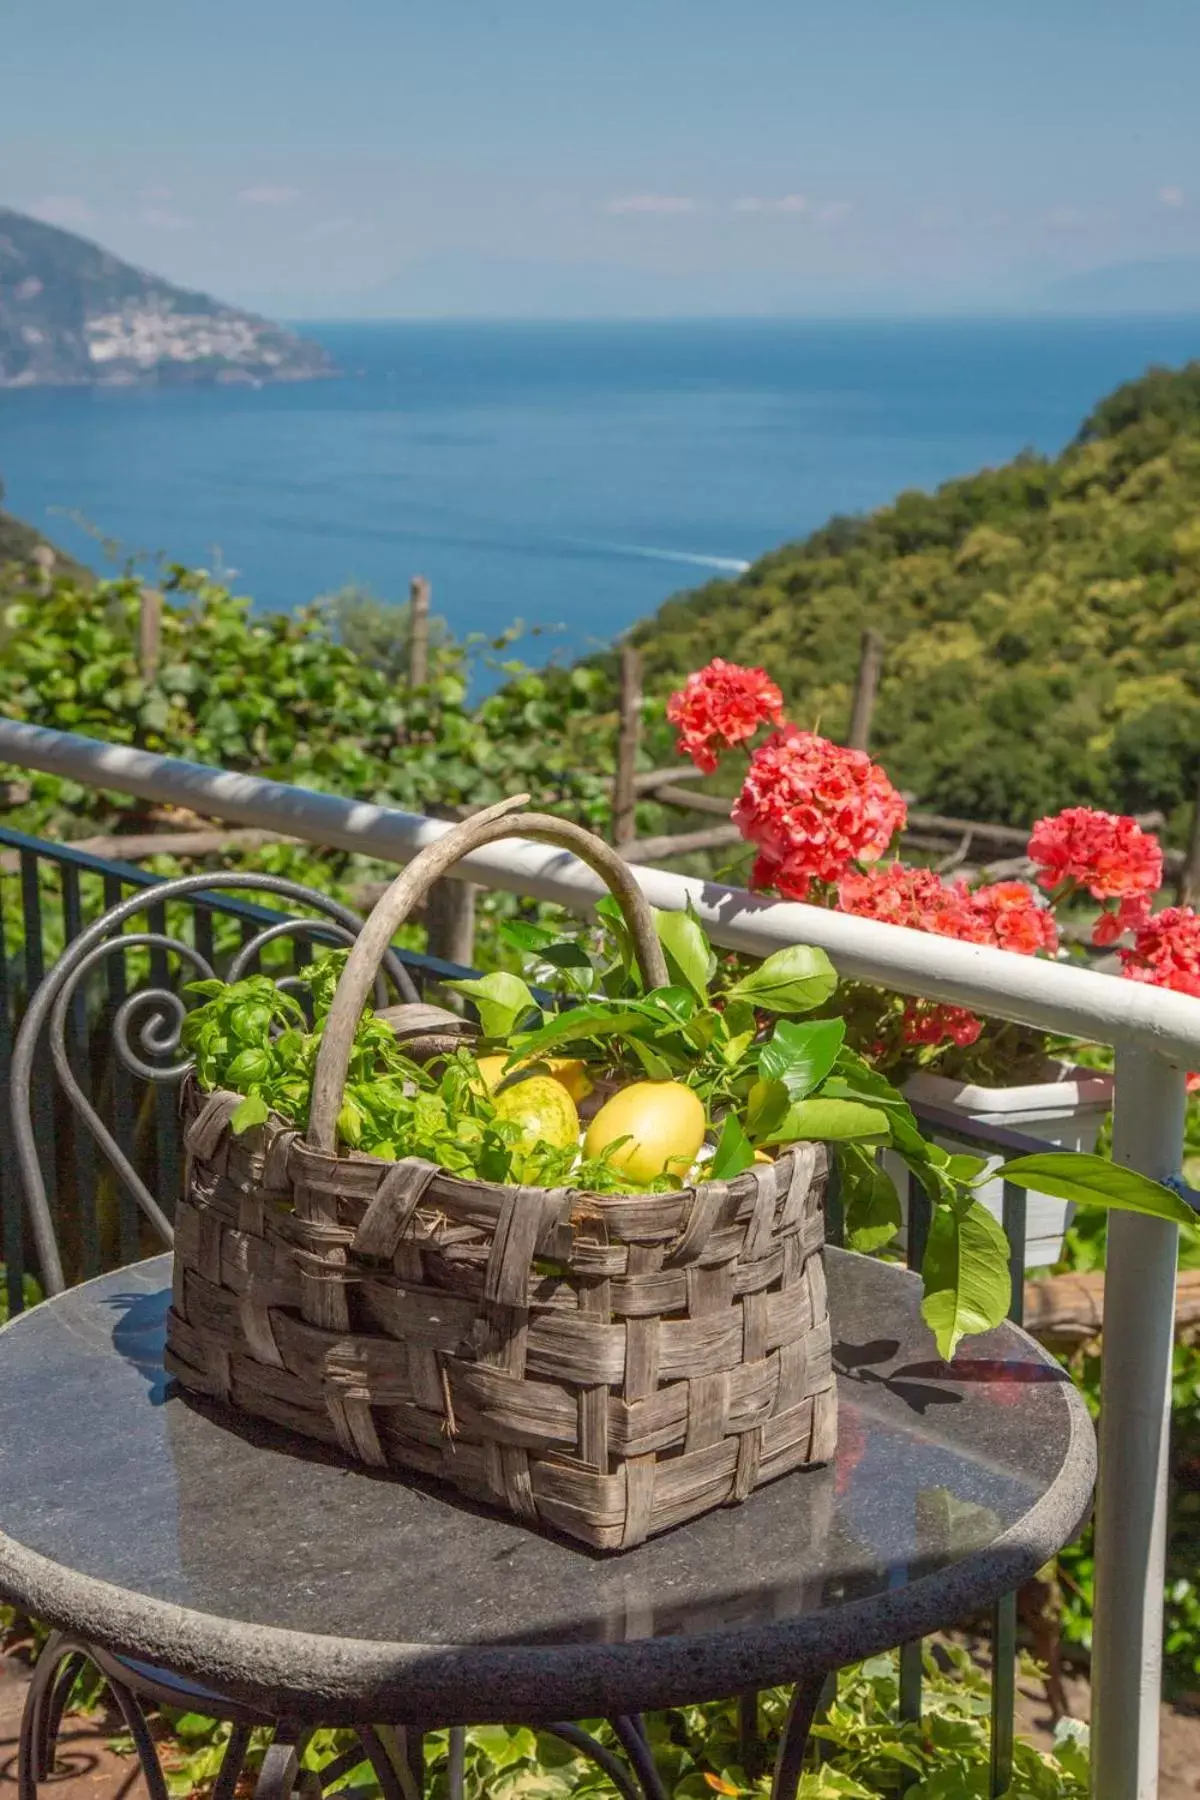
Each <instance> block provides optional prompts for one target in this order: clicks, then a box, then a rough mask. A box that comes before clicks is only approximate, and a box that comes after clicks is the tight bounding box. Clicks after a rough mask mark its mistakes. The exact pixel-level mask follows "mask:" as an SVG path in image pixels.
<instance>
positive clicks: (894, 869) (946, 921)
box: [838, 863, 986, 943]
mask: <svg viewBox="0 0 1200 1800" xmlns="http://www.w3.org/2000/svg"><path fill="white" fill-rule="evenodd" d="M838 905H839V907H840V908H841V910H842V912H848V913H855V914H856V915H857V916H858V917H859V918H860V919H882V920H883V921H884V923H885V924H887V925H907V926H909V928H910V929H911V930H913V931H932V932H934V933H936V934H937V935H938V936H939V937H956V938H967V939H970V940H974V941H976V942H978V943H983V942H984V941H985V931H986V927H985V925H984V924H983V921H982V920H977V919H976V918H975V917H974V915H973V914H972V911H971V895H970V892H969V890H968V888H967V885H966V883H965V882H962V881H955V882H946V881H943V880H942V879H941V877H940V876H938V875H935V874H934V872H933V870H932V869H910V868H908V867H906V866H905V864H904V863H888V864H887V866H886V867H884V868H874V869H868V870H867V871H866V872H865V873H859V872H857V871H854V870H851V871H850V872H849V873H847V874H846V875H843V877H842V879H841V880H840V881H839V883H838Z"/></svg>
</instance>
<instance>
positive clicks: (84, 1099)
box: [9, 871, 420, 1294]
mask: <svg viewBox="0 0 1200 1800" xmlns="http://www.w3.org/2000/svg"><path fill="white" fill-rule="evenodd" d="M237 888H241V889H250V890H251V891H253V892H254V893H256V894H274V895H278V896H279V898H280V899H281V900H285V901H288V902H289V903H291V904H298V905H301V906H304V907H306V908H309V909H310V910H311V911H312V912H313V913H315V914H317V917H315V918H314V917H306V916H302V915H301V916H295V917H293V916H291V915H289V916H286V917H281V918H279V919H274V920H272V921H271V922H270V923H269V924H266V925H264V926H263V927H262V928H261V929H260V930H259V931H258V932H257V933H255V934H254V935H253V936H251V937H250V938H249V939H248V940H247V941H246V942H245V943H244V944H243V945H242V946H241V947H240V948H239V949H238V951H237V952H236V954H235V955H234V956H233V958H232V959H231V961H230V963H229V966H228V968H227V969H226V970H225V978H226V979H227V980H229V981H236V980H239V979H240V978H241V977H242V976H243V975H246V974H248V973H249V972H250V971H251V970H252V969H253V967H254V965H255V963H256V962H257V960H258V958H259V956H260V955H261V953H262V951H263V950H264V949H265V948H266V947H267V945H269V944H272V943H275V942H276V941H278V940H279V939H281V938H291V939H293V940H298V941H303V940H305V939H314V938H315V939H318V940H324V941H326V942H330V941H332V942H334V943H342V944H352V943H353V942H354V940H355V938H356V937H357V936H358V933H359V931H360V930H361V929H362V924H363V921H362V919H361V918H360V916H359V915H358V914H357V913H356V912H354V911H352V909H351V908H350V907H347V906H343V905H342V904H341V902H340V901H337V900H334V899H332V898H331V897H330V896H329V895H328V894H322V893H319V892H318V891H317V890H316V889H315V888H309V887H304V886H302V885H301V884H300V883H298V882H295V881H287V880H284V879H283V878H282V877H281V876H276V875H260V874H254V873H252V872H250V871H245V872H240V871H239V872H230V873H226V874H223V875H217V876H214V875H211V874H206V875H183V876H180V877H179V878H178V879H176V880H174V881H164V882H160V883H158V884H156V885H155V886H152V887H146V888H140V889H139V890H138V891H137V892H136V893H134V894H131V895H130V896H129V898H128V899H126V900H122V901H121V902H120V903H119V904H118V905H116V906H112V907H110V908H109V909H108V911H107V912H105V913H103V914H102V915H101V916H100V917H99V918H98V919H96V920H95V921H94V922H93V923H92V924H91V925H89V926H87V927H86V928H85V929H84V930H83V931H81V932H80V933H79V935H78V936H77V937H75V938H74V939H72V941H71V942H70V943H69V944H68V945H67V947H66V949H65V950H64V951H63V953H62V955H61V956H60V957H59V958H58V961H57V962H56V963H55V964H54V965H53V967H52V968H51V969H49V970H48V971H47V973H46V975H45V977H44V978H43V980H42V981H41V983H40V984H39V986H38V987H37V989H36V990H35V992H34V993H33V994H32V995H31V996H30V1000H29V1005H28V1007H27V1009H26V1012H25V1017H24V1019H23V1020H22V1023H21V1028H20V1031H19V1032H18V1033H17V1039H16V1043H15V1045H14V1048H13V1057H12V1069H11V1085H10V1093H9V1107H10V1112H11V1119H12V1130H13V1142H14V1146H15V1149H16V1156H17V1167H18V1172H19V1176H20V1185H21V1191H22V1194H23V1196H24V1201H25V1205H26V1208H27V1210H28V1216H29V1221H30V1228H31V1231H32V1234H33V1241H34V1247H35V1249H36V1252H37V1260H38V1265H39V1269H40V1273H41V1280H42V1286H43V1288H44V1289H45V1291H46V1292H47V1293H50V1294H56V1293H60V1292H61V1291H62V1289H63V1288H64V1286H65V1285H66V1283H65V1279H64V1275H63V1265H62V1258H61V1256H60V1253H59V1246H58V1239H57V1235H56V1232H55V1227H54V1217H53V1213H52V1210H51V1206H50V1202H49V1198H48V1194H47V1187H46V1179H45V1174H44V1171H43V1167H42V1161H41V1155H40V1152H39V1146H38V1138H37V1131H36V1129H35V1124H34V1112H33V1093H34V1071H35V1059H36V1056H37V1050H38V1044H39V1041H40V1040H41V1037H42V1034H43V1031H46V1030H47V1028H48V1037H49V1048H50V1055H51V1059H52V1061H53V1065H54V1069H55V1073H56V1074H57V1076H58V1080H59V1082H60V1084H61V1086H62V1090H63V1092H64V1094H65V1096H66V1098H67V1100H68V1101H69V1103H70V1105H71V1107H72V1109H73V1110H74V1112H75V1113H76V1114H77V1116H78V1117H79V1119H80V1120H81V1121H82V1122H83V1125H84V1126H85V1127H86V1129H87V1131H88V1133H89V1134H90V1136H91V1138H92V1139H93V1141H94V1142H95V1143H96V1145H97V1146H98V1147H99V1149H100V1151H101V1152H102V1153H103V1155H104V1156H105V1158H106V1159H107V1161H108V1163H109V1165H110V1167H111V1168H112V1170H113V1173H114V1174H115V1176H116V1178H117V1181H118V1182H119V1183H120V1185H121V1186H122V1187H123V1188H124V1190H125V1191H126V1193H127V1194H128V1195H129V1197H130V1199H131V1200H132V1201H133V1202H134V1204H135V1206H136V1207H137V1208H138V1210H139V1212H140V1213H141V1214H142V1216H143V1217H144V1218H145V1219H146V1220H147V1221H148V1222H149V1224H150V1225H151V1226H152V1227H153V1229H154V1231H155V1232H156V1233H157V1235H158V1236H159V1237H160V1238H161V1239H162V1241H163V1242H164V1243H165V1244H167V1245H170V1244H171V1242H172V1238H173V1233H172V1229H171V1223H170V1220H169V1219H168V1218H167V1216H166V1213H165V1212H164V1211H163V1209H162V1207H161V1205H160V1204H159V1202H158V1200H157V1199H156V1198H155V1196H154V1195H153V1194H152V1193H151V1192H150V1189H149V1188H148V1187H147V1185H146V1183H145V1182H144V1181H143V1179H142V1177H141V1176H140V1175H139V1173H138V1171H137V1169H136V1168H135V1167H134V1164H133V1161H132V1160H131V1158H130V1156H129V1155H128V1154H127V1152H126V1151H125V1149H124V1148H123V1147H122V1145H121V1144H120V1143H118V1141H117V1139H116V1137H115V1136H114V1135H113V1133H112V1131H110V1130H109V1128H108V1126H107V1125H106V1124H105V1123H104V1121H103V1119H102V1118H101V1117H100V1114H99V1113H98V1111H97V1110H96V1108H95V1106H94V1105H93V1104H92V1101H91V1100H90V1099H89V1097H88V1095H87V1094H86V1093H85V1092H84V1089H83V1086H82V1085H81V1083H80V1081H79V1080H78V1078H77V1076H76V1073H75V1070H74V1068H73V1067H72V1065H71V1058H70V1054H69V1050H68V1027H69V1020H70V1015H71V1010H72V1007H73V1006H74V1005H75V1004H76V1003H77V1000H78V998H79V996H80V994H81V991H82V990H83V985H84V983H85V982H86V981H87V979H88V977H89V976H90V975H92V974H93V973H94V972H95V971H96V970H97V969H98V968H100V967H101V966H102V965H104V964H105V963H106V962H107V960H108V959H109V958H110V957H113V956H122V957H124V956H127V955H128V954H129V952H130V951H139V950H140V951H145V952H150V953H151V954H152V955H153V956H154V958H155V960H156V961H159V960H160V959H162V958H163V957H166V956H174V957H176V958H177V959H178V961H179V963H180V964H182V966H183V968H184V969H186V970H187V971H188V975H187V979H188V980H190V981H198V980H204V979H208V978H211V977H212V976H213V975H215V974H216V973H217V971H216V969H214V967H213V965H212V963H211V962H210V960H209V959H208V957H206V956H205V955H203V954H202V953H201V951H200V950H198V949H197V948H196V946H195V945H194V944H190V943H188V942H187V941H186V940H185V939H184V938H182V937H173V936H171V935H170V934H169V932H168V931H166V930H163V931H156V930H145V931H129V932H127V931H126V930H125V929H124V927H125V924H126V922H127V921H128V920H130V919H132V918H135V917H136V916H137V915H138V914H139V913H149V914H151V915H153V914H154V912H155V911H162V909H165V907H166V906H167V905H168V904H169V903H170V902H172V901H176V902H177V901H180V900H188V899H190V898H193V897H197V898H199V897H201V896H203V897H204V902H205V904H206V906H207V907H208V908H209V909H210V910H215V911H218V912H219V911H220V910H221V907H220V901H219V898H214V896H219V895H220V894H221V893H222V892H224V891H226V890H229V889H237ZM243 916H244V915H243ZM163 917H164V919H165V912H164V913H163ZM277 979H278V985H279V986H280V987H282V988H294V987H296V986H298V985H300V983H301V982H302V979H303V978H302V977H300V976H296V975H283V976H280V977H278V978H277ZM389 983H390V985H391V986H392V987H393V988H394V989H395V991H396V993H397V994H398V995H399V997H400V999H401V1000H403V1001H409V1002H414V1001H417V1000H419V999H420V995H419V993H418V992H417V989H416V987H415V985H414V983H413V980H412V977H411V975H410V974H409V972H408V970H407V969H406V968H405V967H404V964H403V963H402V962H401V961H400V959H399V957H398V956H397V955H396V953H395V951H394V950H389V951H388V954H387V956H386V957H385V959H384V961H383V964H382V967H381V970H380V975H379V979H378V981H377V983H376V992H375V998H376V1004H377V1005H378V1006H384V1005H386V1004H387V998H388V985H389ZM187 1011H188V1008H187V1005H186V1003H185V1001H184V999H183V997H182V995H181V994H180V993H179V992H178V991H177V989H176V988H174V987H169V986H165V985H163V984H162V983H161V981H157V980H156V977H155V975H154V974H153V973H152V974H151V977H150V982H149V984H147V985H144V986H140V987H138V988H136V989H135V990H134V991H133V992H132V993H130V994H129V995H128V996H127V997H126V998H125V999H124V1000H122V1001H121V1003H120V1004H119V1005H118V1007H117V1008H116V1011H115V1012H114V1014H113V1017H112V1023H111V1037H112V1045H113V1050H114V1053H115V1055H116V1057H117V1058H118V1060H119V1061H120V1063H121V1064H122V1066H123V1067H124V1068H125V1069H126V1070H128V1071H129V1072H130V1073H131V1074H133V1075H135V1076H137V1077H138V1078H139V1079H140V1080H142V1081H145V1082H150V1083H154V1084H157V1085H159V1086H160V1087H161V1086H166V1087H177V1086H178V1085H179V1083H180V1082H181V1081H182V1080H183V1078H184V1076H185V1075H186V1073H187V1071H188V1069H190V1068H191V1066H192V1059H191V1058H190V1057H181V1056H180V1055H179V1051H180V1047H181V1034H182V1028H183V1021H184V1019H185V1017H186V1016H187ZM49 1148H50V1150H51V1153H52V1151H53V1147H52V1146H50V1147H49Z"/></svg>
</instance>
